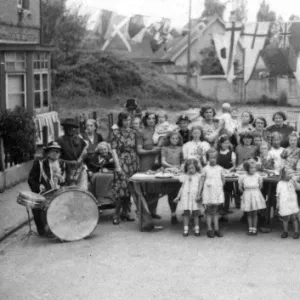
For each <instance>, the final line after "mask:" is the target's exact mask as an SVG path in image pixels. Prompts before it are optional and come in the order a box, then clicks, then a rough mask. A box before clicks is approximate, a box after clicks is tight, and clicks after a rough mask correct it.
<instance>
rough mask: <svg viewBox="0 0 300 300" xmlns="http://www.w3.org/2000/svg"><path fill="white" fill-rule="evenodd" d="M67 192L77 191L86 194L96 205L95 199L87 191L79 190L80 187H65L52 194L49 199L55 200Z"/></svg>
mask: <svg viewBox="0 0 300 300" xmlns="http://www.w3.org/2000/svg"><path fill="white" fill-rule="evenodd" d="M68 191H77V192H82V193H84V194H87V195H89V196H91V198H92V199H93V200H94V201H95V203H96V204H97V200H96V198H95V196H94V195H93V194H92V193H91V192H89V191H88V190H85V189H83V188H80V187H77V186H76V185H71V186H66V187H62V188H60V189H58V190H56V191H55V192H54V194H53V196H52V197H51V201H52V200H53V199H54V198H56V197H57V196H59V195H61V194H63V193H65V192H68Z"/></svg>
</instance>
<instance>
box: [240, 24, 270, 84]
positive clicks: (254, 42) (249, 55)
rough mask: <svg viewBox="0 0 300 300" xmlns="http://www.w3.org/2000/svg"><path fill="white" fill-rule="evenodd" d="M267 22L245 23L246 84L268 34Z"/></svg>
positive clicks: (268, 26) (268, 25)
mask: <svg viewBox="0 0 300 300" xmlns="http://www.w3.org/2000/svg"><path fill="white" fill-rule="evenodd" d="M269 28H270V23H269V22H259V23H246V24H245V28H244V32H243V47H244V62H245V63H244V81H245V84H247V83H248V82H249V80H250V78H251V76H252V73H253V71H254V69H255V66H256V64H257V61H258V58H259V56H260V51H261V50H262V49H263V48H264V45H265V42H266V38H267V35H268V32H269Z"/></svg>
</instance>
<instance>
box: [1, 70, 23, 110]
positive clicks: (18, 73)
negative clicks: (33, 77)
mask: <svg viewBox="0 0 300 300" xmlns="http://www.w3.org/2000/svg"><path fill="white" fill-rule="evenodd" d="M12 76H23V81H24V82H23V84H24V92H22V93H14V94H24V108H25V109H26V108H27V86H26V83H27V76H26V73H22V72H14V73H6V75H5V86H6V97H5V98H6V100H5V102H6V108H7V109H14V107H13V108H11V107H9V101H8V100H9V99H8V97H9V95H10V94H13V93H9V92H8V78H9V77H12Z"/></svg>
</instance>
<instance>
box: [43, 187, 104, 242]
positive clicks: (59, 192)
mask: <svg viewBox="0 0 300 300" xmlns="http://www.w3.org/2000/svg"><path fill="white" fill-rule="evenodd" d="M74 190H75V191H80V192H83V193H84V194H87V195H89V196H90V197H91V199H92V200H94V202H95V204H96V206H97V207H98V204H97V200H96V198H95V197H94V195H93V194H92V193H91V192H89V191H87V190H85V189H83V188H80V187H77V186H76V185H71V186H67V187H62V188H60V189H58V190H57V191H56V192H55V193H54V194H53V196H52V197H51V198H49V199H47V198H46V203H45V207H44V209H45V211H46V220H47V224H48V223H49V222H48V215H47V211H48V208H49V206H50V205H51V203H52V201H53V200H54V199H55V198H56V197H58V196H59V195H61V194H63V193H65V192H66V191H74ZM97 212H98V213H97V215H98V218H97V222H96V225H95V227H94V229H93V230H92V231H91V232H90V234H89V235H88V236H91V235H92V234H93V232H94V231H95V230H96V228H97V226H98V223H99V218H100V214H99V210H98V209H97ZM50 230H51V228H50ZM53 234H54V235H55V233H53ZM55 236H56V235H55ZM56 238H58V239H59V240H60V241H61V242H64V241H69V240H64V239H61V238H59V237H58V236H56Z"/></svg>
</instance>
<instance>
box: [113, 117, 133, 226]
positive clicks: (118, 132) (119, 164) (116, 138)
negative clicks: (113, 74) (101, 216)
mask: <svg viewBox="0 0 300 300" xmlns="http://www.w3.org/2000/svg"><path fill="white" fill-rule="evenodd" d="M130 125H131V117H130V115H129V114H128V113H126V112H121V113H120V114H119V115H118V129H115V130H114V131H113V132H112V137H111V147H112V155H113V158H114V162H115V165H116V174H115V182H114V189H113V190H114V195H115V199H116V210H115V213H114V217H113V224H114V225H117V224H119V223H120V219H121V220H126V221H134V219H132V218H130V216H129V211H130V191H129V188H128V186H129V178H130V177H131V176H132V175H133V174H135V173H136V172H137V170H138V157H137V152H136V140H137V133H136V132H135V131H134V130H133V129H131V128H130ZM121 208H122V213H121V214H120V212H121Z"/></svg>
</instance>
